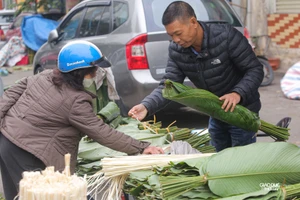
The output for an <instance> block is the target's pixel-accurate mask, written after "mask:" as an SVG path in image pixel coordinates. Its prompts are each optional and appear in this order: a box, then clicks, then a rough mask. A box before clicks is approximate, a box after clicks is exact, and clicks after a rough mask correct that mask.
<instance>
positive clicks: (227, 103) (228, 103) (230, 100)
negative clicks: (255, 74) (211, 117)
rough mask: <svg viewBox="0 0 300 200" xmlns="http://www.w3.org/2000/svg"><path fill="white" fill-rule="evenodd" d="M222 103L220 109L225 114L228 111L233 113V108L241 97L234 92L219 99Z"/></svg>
mask: <svg viewBox="0 0 300 200" xmlns="http://www.w3.org/2000/svg"><path fill="white" fill-rule="evenodd" d="M219 99H220V100H221V101H224V102H223V105H222V109H223V110H225V112H227V111H228V110H229V109H230V112H233V110H234V108H235V106H236V105H237V104H238V103H239V102H240V101H241V95H239V94H238V93H236V92H232V93H229V94H225V95H223V96H221V97H220V98H219Z"/></svg>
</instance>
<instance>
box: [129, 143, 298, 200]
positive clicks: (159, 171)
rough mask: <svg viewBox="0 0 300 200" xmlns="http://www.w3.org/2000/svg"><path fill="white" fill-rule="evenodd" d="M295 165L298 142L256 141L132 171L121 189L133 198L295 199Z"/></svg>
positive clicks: (296, 193)
mask: <svg viewBox="0 0 300 200" xmlns="http://www.w3.org/2000/svg"><path fill="white" fill-rule="evenodd" d="M299 165H300V149H299V147H298V146H296V145H294V144H290V143H286V142H276V143H255V144H251V145H247V146H243V147H233V148H228V149H225V150H223V151H221V152H219V153H217V154H214V155H212V156H210V157H208V158H193V159H189V160H185V161H182V162H179V163H170V164H169V165H168V166H165V167H154V169H153V170H151V171H147V172H146V173H142V172H140V171H138V172H132V173H131V174H130V176H129V178H128V179H127V180H126V182H125V186H124V188H125V191H126V192H128V193H130V194H132V195H134V196H136V197H137V199H226V200H240V199H265V200H269V199H270V200H271V199H295V198H297V197H300V168H299Z"/></svg>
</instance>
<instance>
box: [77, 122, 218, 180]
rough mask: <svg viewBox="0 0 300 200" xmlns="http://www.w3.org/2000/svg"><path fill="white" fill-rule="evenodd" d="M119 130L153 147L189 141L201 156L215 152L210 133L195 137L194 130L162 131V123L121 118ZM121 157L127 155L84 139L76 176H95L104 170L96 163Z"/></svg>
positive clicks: (175, 129) (172, 129) (81, 144)
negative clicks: (109, 158)
mask: <svg viewBox="0 0 300 200" xmlns="http://www.w3.org/2000/svg"><path fill="white" fill-rule="evenodd" d="M144 127H146V128H144ZM116 130H118V131H121V132H123V133H125V134H127V135H129V136H131V137H133V138H135V139H138V140H143V141H148V142H150V143H151V144H152V145H153V146H160V147H165V146H167V145H168V144H169V143H171V142H173V141H178V140H182V141H187V142H188V143H189V144H190V145H191V146H192V147H193V148H195V149H197V150H199V151H200V152H202V153H211V152H215V148H214V147H213V146H211V145H210V144H209V141H210V136H209V133H208V132H207V130H204V131H202V132H201V131H200V132H195V133H192V129H188V128H178V127H176V126H169V127H167V128H162V123H161V122H156V121H151V120H150V121H146V122H142V123H141V122H139V121H137V120H135V119H132V118H122V121H121V122H120V123H119V126H118V127H117V128H116ZM154 130H155V131H154ZM170 131H173V132H170ZM122 155H126V154H125V153H122V152H118V151H115V150H112V149H110V148H108V147H105V146H102V145H100V144H99V143H97V142H94V141H92V140H89V139H87V137H85V138H83V139H82V140H81V141H80V143H79V150H78V159H77V173H78V174H80V175H82V174H84V172H87V173H88V174H93V173H96V172H98V171H99V169H101V165H100V163H101V162H97V161H100V160H101V159H102V158H104V157H113V156H122Z"/></svg>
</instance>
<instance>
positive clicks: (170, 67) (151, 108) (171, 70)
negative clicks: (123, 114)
mask: <svg viewBox="0 0 300 200" xmlns="http://www.w3.org/2000/svg"><path fill="white" fill-rule="evenodd" d="M170 51H171V50H170V47H169V52H170ZM184 78H185V75H184V74H183V73H182V71H181V69H180V68H179V67H178V66H177V64H176V63H175V62H174V61H173V60H172V59H171V58H170V56H169V59H168V63H167V67H166V73H165V75H164V76H163V79H162V80H161V81H160V83H159V85H158V87H157V88H156V89H155V90H153V91H152V93H151V94H149V95H148V96H147V97H145V98H144V99H143V100H142V104H143V105H144V106H145V107H146V108H147V110H148V116H149V115H153V114H154V113H156V112H158V111H160V110H161V109H163V108H164V107H165V106H167V105H168V103H169V102H170V100H168V99H165V98H163V96H162V89H163V88H164V82H165V80H166V79H170V80H172V81H175V82H179V83H183V81H184Z"/></svg>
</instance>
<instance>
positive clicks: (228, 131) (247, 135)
mask: <svg viewBox="0 0 300 200" xmlns="http://www.w3.org/2000/svg"><path fill="white" fill-rule="evenodd" d="M208 132H209V133H210V136H211V144H212V145H213V146H214V147H215V148H216V150H217V151H218V152H219V151H222V150H223V149H225V148H228V147H235V146H244V145H247V144H251V143H255V142H256V136H255V132H251V131H245V130H243V129H240V128H238V127H236V126H232V125H229V124H227V123H225V122H222V121H220V120H217V119H215V118H212V117H210V118H209V125H208Z"/></svg>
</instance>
